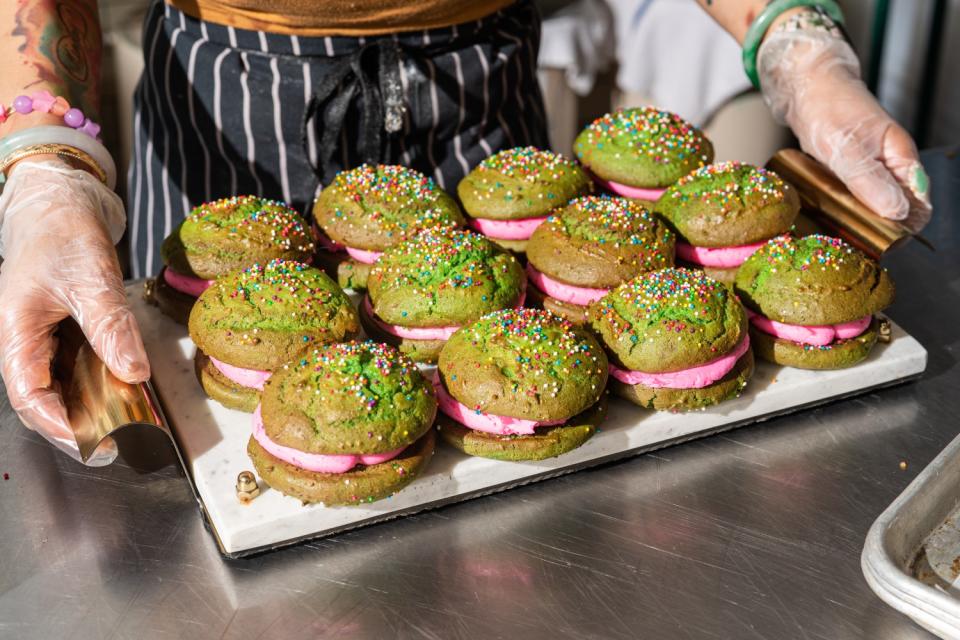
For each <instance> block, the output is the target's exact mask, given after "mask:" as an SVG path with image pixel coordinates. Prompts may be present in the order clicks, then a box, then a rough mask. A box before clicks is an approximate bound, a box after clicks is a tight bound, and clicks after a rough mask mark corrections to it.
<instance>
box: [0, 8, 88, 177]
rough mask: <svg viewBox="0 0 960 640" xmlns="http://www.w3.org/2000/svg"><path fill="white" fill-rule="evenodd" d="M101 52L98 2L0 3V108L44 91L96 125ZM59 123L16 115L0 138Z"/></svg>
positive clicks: (2, 126) (50, 118)
mask: <svg viewBox="0 0 960 640" xmlns="http://www.w3.org/2000/svg"><path fill="white" fill-rule="evenodd" d="M102 51H103V49H102V44H101V34H100V20H99V15H98V13H97V0H5V1H4V2H0V60H4V61H5V62H4V71H3V73H2V74H0V103H2V104H3V105H4V106H7V107H9V106H10V104H11V103H12V102H13V99H14V98H15V97H17V96H19V95H29V94H31V93H33V92H35V91H42V90H46V91H49V92H50V93H51V94H52V95H54V96H62V97H63V98H65V99H66V100H67V101H68V102H69V103H70V104H71V105H73V106H76V107H77V108H79V109H80V110H82V111H83V112H84V114H86V115H87V116H88V117H90V118H92V119H94V120H99V111H100V60H101V56H102ZM62 124H63V119H62V118H60V117H58V116H54V115H51V114H48V113H36V112H34V113H31V114H29V115H26V116H24V115H20V114H17V115H14V116H12V117H10V118H9V119H8V120H7V121H6V122H4V123H0V138H2V137H3V136H6V135H9V134H11V133H13V132H15V131H19V130H21V129H26V128H29V127H36V126H40V125H62ZM78 168H79V165H78Z"/></svg>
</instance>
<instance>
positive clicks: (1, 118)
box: [0, 103, 7, 124]
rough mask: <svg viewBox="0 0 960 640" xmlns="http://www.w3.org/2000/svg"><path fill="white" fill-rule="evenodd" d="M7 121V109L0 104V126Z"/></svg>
mask: <svg viewBox="0 0 960 640" xmlns="http://www.w3.org/2000/svg"><path fill="white" fill-rule="evenodd" d="M6 121H7V107H6V106H4V105H3V103H0V124H3V123H4V122H6Z"/></svg>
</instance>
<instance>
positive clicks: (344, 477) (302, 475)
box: [247, 431, 436, 507]
mask: <svg viewBox="0 0 960 640" xmlns="http://www.w3.org/2000/svg"><path fill="white" fill-rule="evenodd" d="M435 440H436V438H435V437H434V434H433V432H432V431H427V433H425V434H424V435H423V436H422V437H421V438H420V439H419V440H417V441H416V442H415V443H413V444H412V445H410V446H409V447H407V448H406V449H405V450H404V451H403V453H401V454H400V455H399V456H397V457H396V458H393V459H392V460H388V461H387V462H381V463H380V464H373V465H360V466H357V467H355V468H354V469H351V470H350V471H347V472H346V473H317V472H314V471H307V470H306V469H301V468H300V467H297V466H294V465H292V464H290V463H288V462H284V461H282V460H280V459H278V458H275V457H274V456H272V455H270V453H269V452H268V451H267V450H266V449H264V448H263V447H262V446H261V445H260V443H259V442H257V441H256V440H255V439H253V438H252V437H251V438H250V440H249V442H248V443H247V455H249V456H250V460H251V461H252V462H253V467H254V468H255V469H256V470H257V474H258V475H259V476H260V477H261V478H262V479H263V481H264V482H266V483H267V485H269V486H270V487H271V488H273V489H276V490H277V491H279V492H280V493H282V494H284V495H288V496H291V497H294V498H297V499H298V500H300V501H301V502H303V503H304V504H310V503H315V502H319V503H322V504H324V505H325V506H328V507H333V506H340V505H356V504H364V503H368V502H374V501H376V500H382V499H383V498H389V497H390V496H392V495H393V494H395V493H396V492H398V491H400V490H401V489H403V488H404V487H405V486H407V485H408V484H410V483H411V482H413V481H414V480H415V479H416V478H418V477H419V476H420V475H421V474H422V473H423V470H424V468H425V467H426V466H427V462H429V461H430V458H431V457H432V456H433V449H434V443H435Z"/></svg>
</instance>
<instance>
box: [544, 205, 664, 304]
mask: <svg viewBox="0 0 960 640" xmlns="http://www.w3.org/2000/svg"><path fill="white" fill-rule="evenodd" d="M673 245H674V235H673V233H671V232H670V231H669V230H668V229H667V227H666V225H665V224H664V223H663V222H662V221H661V220H660V219H659V218H657V217H656V216H655V215H654V214H652V213H650V212H649V211H648V210H647V209H645V208H643V207H642V206H641V205H639V204H636V203H635V202H632V201H630V200H627V199H626V198H611V197H609V196H584V197H580V198H577V199H575V200H572V201H571V202H569V203H568V204H567V205H566V206H564V207H563V208H562V209H559V210H557V211H555V212H554V213H553V214H552V215H551V216H550V217H549V218H548V219H547V221H546V222H544V223H543V224H542V225H540V226H539V227H537V230H536V231H534V233H533V237H531V238H530V242H529V244H528V245H527V260H529V262H530V264H532V265H533V266H534V267H535V268H536V269H537V270H538V271H540V272H541V273H543V274H546V275H547V276H549V277H551V278H553V279H555V280H559V281H560V282H563V283H566V284H571V285H575V286H578V287H589V288H593V289H610V288H613V287H616V286H617V285H619V284H622V283H623V282H626V281H627V280H630V279H631V278H633V277H635V276H637V275H640V274H641V273H646V272H647V271H656V270H657V269H663V268H664V267H669V266H672V265H673Z"/></svg>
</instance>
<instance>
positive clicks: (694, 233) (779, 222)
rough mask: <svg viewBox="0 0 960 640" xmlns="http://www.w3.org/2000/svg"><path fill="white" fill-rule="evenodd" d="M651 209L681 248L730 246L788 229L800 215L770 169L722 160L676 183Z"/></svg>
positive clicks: (791, 192)
mask: <svg viewBox="0 0 960 640" xmlns="http://www.w3.org/2000/svg"><path fill="white" fill-rule="evenodd" d="M656 210H657V212H658V213H660V214H661V215H663V216H664V217H665V218H666V219H667V221H668V222H669V223H670V225H671V226H672V227H673V229H674V230H675V231H676V232H677V235H679V236H680V240H682V241H683V242H686V243H687V244H691V245H694V246H696V247H732V246H739V245H745V244H753V243H755V242H760V241H761V240H767V239H768V238H772V237H773V236H776V235H779V234H781V233H784V232H786V231H789V230H790V228H791V227H792V226H793V222H794V220H796V218H797V214H798V213H799V212H800V197H799V196H798V195H797V192H796V189H794V188H793V187H791V186H790V185H789V184H787V183H786V182H784V181H783V180H782V179H781V178H780V176H778V175H777V174H776V173H774V172H772V171H768V170H766V169H761V168H759V167H755V166H753V165H749V164H741V163H739V162H722V163H719V164H711V165H708V166H705V167H701V168H699V169H696V170H694V171H693V172H691V173H690V174H688V175H686V176H684V177H683V178H681V179H680V180H678V181H677V183H676V184H674V185H672V186H670V187H669V188H668V189H667V191H666V193H664V194H663V196H661V197H660V199H659V200H658V201H657V206H656Z"/></svg>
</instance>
